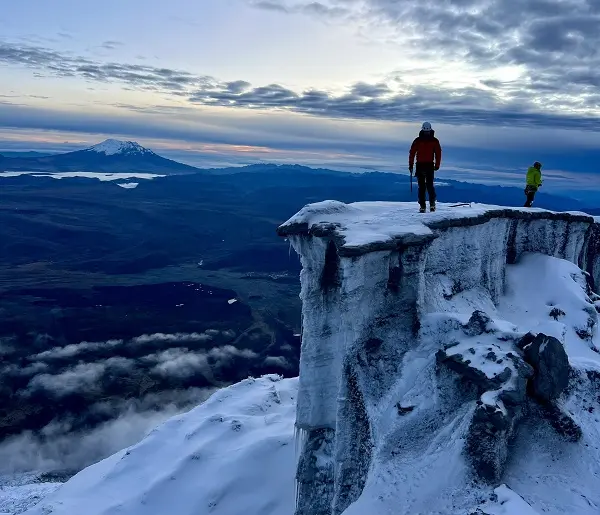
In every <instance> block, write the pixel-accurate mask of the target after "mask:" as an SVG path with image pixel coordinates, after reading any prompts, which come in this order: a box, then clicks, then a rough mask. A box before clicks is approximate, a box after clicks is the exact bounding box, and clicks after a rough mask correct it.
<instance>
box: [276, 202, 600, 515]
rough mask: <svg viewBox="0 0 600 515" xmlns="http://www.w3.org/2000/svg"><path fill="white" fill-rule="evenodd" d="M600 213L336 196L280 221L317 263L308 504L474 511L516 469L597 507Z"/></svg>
mask: <svg viewBox="0 0 600 515" xmlns="http://www.w3.org/2000/svg"><path fill="white" fill-rule="evenodd" d="M599 222H600V221H599V220H597V219H596V220H595V219H594V218H593V217H591V216H588V215H585V214H583V213H551V212H547V211H543V210H537V209H533V210H520V209H507V208H499V207H493V206H479V205H474V206H470V207H457V208H452V207H449V206H445V205H441V206H440V208H439V210H438V212H437V213H435V214H427V215H422V214H418V213H415V212H414V205H406V204H394V203H357V204H350V205H346V204H342V203H339V202H334V201H327V202H322V203H318V204H313V205H309V206H307V207H305V208H304V209H303V210H301V211H300V212H299V213H298V214H297V215H295V216H294V217H292V218H291V219H290V220H288V221H287V222H286V223H285V224H283V225H282V226H281V227H280V228H279V234H280V235H281V236H285V237H288V238H289V239H290V241H291V244H292V245H293V247H294V249H295V250H296V251H297V252H298V254H299V255H300V257H301V261H302V265H303V270H302V273H301V283H302V291H301V298H302V302H303V335H302V357H301V364H300V387H299V394H298V406H297V419H296V428H297V430H298V434H299V439H300V444H301V451H300V456H299V462H298V467H297V506H296V514H297V515H338V514H340V513H344V514H346V515H355V514H356V515H358V514H365V513H370V514H371V513H373V514H375V513H376V514H380V513H381V514H383V513H390V514H391V513H393V514H395V515H400V514H411V515H415V514H418V513H423V514H425V513H427V514H432V513H444V514H450V513H467V511H465V510H471V509H472V508H473V507H474V506H477V505H478V504H480V503H482V502H485V499H486V496H487V495H488V494H489V492H490V490H489V489H490V488H492V487H494V486H498V485H499V484H500V483H501V482H502V481H506V480H508V479H510V482H511V483H512V486H514V487H515V488H516V490H518V488H517V487H518V485H519V483H522V484H527V490H528V491H526V492H524V491H522V492H518V493H519V494H520V495H521V496H523V497H525V498H527V500H529V501H536V500H537V501H538V502H537V504H538V506H539V507H540V508H544V509H545V508H547V507H549V506H551V507H553V508H552V509H550V512H553V513H563V512H573V513H575V512H576V513H597V512H598V510H599V509H600V494H599V493H598V492H600V453H599V451H598V447H599V446H600V423H599V422H598V420H597V416H598V415H597V410H600V405H598V394H599V393H600V355H599V354H598V352H599V350H600V341H599V338H598V332H597V322H598V312H599V311H600V302H599V300H600V298H599V297H597V296H595V295H594V294H593V290H594V288H595V287H597V286H599V285H600V223H599ZM536 336H537V337H536ZM565 350H566V353H565ZM532 435H537V436H538V437H540V436H543V438H544V439H545V440H546V442H544V445H541V444H540V442H535V441H532ZM511 449H512V451H511ZM544 453H545V454H544ZM548 454H550V455H552V456H551V457H548ZM544 455H545V456H546V458H544ZM565 470H568V473H567V474H566V475H565ZM542 471H543V472H542ZM542 473H543V474H544V479H543V481H538V482H537V483H535V482H534V481H531V478H530V479H529V480H528V479H527V477H529V476H535V475H536V474H542ZM561 475H562V477H566V478H569V477H571V478H578V479H577V481H576V482H574V484H571V485H568V488H569V489H570V490H569V492H567V493H565V494H564V495H563V496H562V497H560V499H558V500H557V499H556V496H557V493H556V491H553V489H552V487H557V486H558V487H560V486H561V481H560V480H559V479H557V478H559V477H560V476H561ZM582 475H583V476H585V478H586V479H585V480H581V476H582ZM509 486H511V485H509ZM562 486H564V488H565V489H566V488H567V485H562ZM533 504H535V502H533ZM562 508H564V510H566V511H560V510H561V509H562ZM573 509H575V511H573ZM553 510H554V511H553ZM557 510H558V511H557ZM545 511H548V510H545ZM469 513H471V512H469ZM481 513H485V512H483V511H482V512H481ZM490 513H491V512H490Z"/></svg>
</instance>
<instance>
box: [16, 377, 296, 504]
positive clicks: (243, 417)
mask: <svg viewBox="0 0 600 515" xmlns="http://www.w3.org/2000/svg"><path fill="white" fill-rule="evenodd" d="M297 390H298V380H297V379H284V380H282V379H280V378H279V377H278V376H265V377H263V378H261V379H247V380H245V381H242V382H241V383H238V384H236V385H233V386H231V387H229V388H225V389H223V390H220V391H218V392H217V393H215V394H214V395H213V396H212V397H211V398H210V399H209V400H207V401H206V402H205V403H204V404H202V405H201V406H199V407H197V408H195V409H194V410H192V411H190V412H188V413H186V414H183V415H179V416H176V417H174V418H172V419H170V420H169V421H167V422H166V423H165V424H163V425H161V426H159V427H158V428H156V429H155V430H154V431H152V432H151V433H150V434H149V435H148V436H147V437H146V438H145V439H144V440H142V441H141V442H140V443H139V444H137V445H134V446H133V447H130V448H128V449H124V450H123V451H121V452H119V453H117V454H115V455H113V456H111V457H110V458H107V459H105V460H104V461H101V462H100V463H97V464H96V465H93V466H91V467H89V468H87V469H85V470H83V471H82V472H80V473H79V474H77V475H76V476H74V477H73V478H72V479H71V480H70V481H69V482H67V483H66V484H65V485H64V486H62V487H61V488H60V489H59V490H58V491H57V492H55V493H52V494H51V495H49V496H48V497H47V498H45V499H44V500H43V501H42V502H40V503H39V504H38V505H37V506H36V507H34V508H32V509H31V510H30V511H28V512H27V513H28V514H29V515H46V514H49V513H52V515H74V514H84V513H85V514H86V515H108V514H113V513H117V512H118V513H123V514H127V515H164V514H165V513H173V514H177V515H197V514H199V513H206V514H208V513H210V514H213V515H242V514H248V515H255V514H256V515H258V514H261V515H290V514H291V513H292V512H293V509H294V508H293V507H294V468H295V453H294V419H295V407H296V395H297Z"/></svg>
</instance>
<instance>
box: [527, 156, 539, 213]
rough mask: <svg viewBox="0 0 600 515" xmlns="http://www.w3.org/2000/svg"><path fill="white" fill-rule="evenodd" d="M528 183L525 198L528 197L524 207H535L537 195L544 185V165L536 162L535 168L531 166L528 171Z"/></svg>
mask: <svg viewBox="0 0 600 515" xmlns="http://www.w3.org/2000/svg"><path fill="white" fill-rule="evenodd" d="M526 182H527V183H526V186H525V196H526V197H527V200H526V201H525V206H524V207H531V206H532V205H533V199H534V198H535V194H536V193H537V190H538V189H539V188H540V187H541V185H542V163H540V162H538V161H536V162H535V163H533V166H530V167H529V168H528V169H527V180H526Z"/></svg>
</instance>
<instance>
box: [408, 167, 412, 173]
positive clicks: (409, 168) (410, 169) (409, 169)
mask: <svg viewBox="0 0 600 515" xmlns="http://www.w3.org/2000/svg"><path fill="white" fill-rule="evenodd" d="M408 171H409V172H410V174H411V175H412V174H413V167H412V166H409V167H408Z"/></svg>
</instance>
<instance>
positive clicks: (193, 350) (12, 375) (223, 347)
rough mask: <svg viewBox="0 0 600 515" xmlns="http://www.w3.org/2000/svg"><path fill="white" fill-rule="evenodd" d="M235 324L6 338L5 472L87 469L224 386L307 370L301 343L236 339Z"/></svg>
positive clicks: (0, 392) (1, 404) (0, 435)
mask: <svg viewBox="0 0 600 515" xmlns="http://www.w3.org/2000/svg"><path fill="white" fill-rule="evenodd" d="M236 337H237V334H236V332H235V331H233V330H230V329H229V330H216V329H208V330H206V331H204V332H196V333H173V334H166V333H155V334H143V335H140V336H138V337H135V338H131V339H129V340H109V341H104V342H80V343H78V344H71V345H65V346H54V347H52V346H50V345H51V341H49V340H48V339H47V338H45V337H44V335H41V336H40V337H39V338H38V339H37V341H38V343H39V344H40V345H42V346H43V345H44V342H45V344H46V345H47V346H48V347H49V348H47V349H46V350H43V351H42V352H37V353H35V354H27V353H25V354H24V351H25V349H23V348H20V347H15V346H13V345H11V344H10V342H9V341H5V342H2V349H3V358H2V362H3V364H2V365H0V417H1V418H3V419H4V420H5V421H6V423H4V424H3V425H2V426H0V474H3V473H14V472H25V471H32V470H36V471H56V470H60V471H64V470H67V471H68V470H74V471H77V470H80V469H81V468H83V467H85V466H87V465H89V464H91V463H94V462H96V461H98V460H100V459H102V458H104V457H106V456H108V455H110V454H112V453H114V452H116V451H118V450H120V449H122V448H124V447H126V446H128V445H131V444H133V443H135V442H137V441H138V440H139V439H140V438H142V437H143V436H144V434H145V433H146V432H147V431H148V430H150V429H152V428H153V427H154V426H155V425H156V424H158V423H160V422H162V421H163V420H165V419H166V418H168V417H170V416H172V415H174V414H176V413H180V412H182V411H185V410H187V409H189V408H191V407H193V406H196V405H197V404H199V403H201V402H203V401H204V400H205V399H206V398H207V397H208V396H209V395H210V394H211V393H212V392H214V391H215V390H216V389H217V388H220V387H222V386H226V385H228V384H231V383H233V382H237V381H239V380H241V379H244V378H246V377H247V376H248V375H261V374H264V373H282V374H288V375H289V374H294V373H297V366H298V349H293V348H291V347H289V346H287V347H286V348H285V349H283V348H282V349H279V351H277V349H274V348H271V349H270V350H269V352H268V354H267V353H265V351H264V350H262V351H258V350H253V349H250V348H238V347H236V346H235V341H236Z"/></svg>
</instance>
